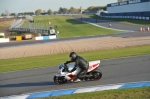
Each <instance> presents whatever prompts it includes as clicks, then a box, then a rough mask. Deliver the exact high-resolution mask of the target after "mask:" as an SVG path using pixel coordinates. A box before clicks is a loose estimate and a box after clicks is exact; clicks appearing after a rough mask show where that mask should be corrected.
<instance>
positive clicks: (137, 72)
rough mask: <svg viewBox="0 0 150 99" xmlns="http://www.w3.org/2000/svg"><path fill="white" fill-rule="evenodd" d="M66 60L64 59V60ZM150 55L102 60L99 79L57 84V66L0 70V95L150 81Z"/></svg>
mask: <svg viewBox="0 0 150 99" xmlns="http://www.w3.org/2000/svg"><path fill="white" fill-rule="evenodd" d="M64 61H65V60H64ZM149 64H150V55H143V56H136V57H126V58H118V59H110V60H101V64H100V70H101V71H102V73H103V77H102V79H101V80H99V81H86V82H80V83H67V84H64V85H56V84H55V83H54V82H53V77H54V75H55V73H57V71H58V66H54V67H46V68H38V69H31V70H23V71H15V72H8V73H0V97H2V96H7V95H18V94H22V93H32V92H40V91H50V90H59V89H68V88H76V87H86V86H96V85H106V84H116V83H127V82H139V81H150V65H149Z"/></svg>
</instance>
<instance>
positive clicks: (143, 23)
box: [85, 14, 150, 26]
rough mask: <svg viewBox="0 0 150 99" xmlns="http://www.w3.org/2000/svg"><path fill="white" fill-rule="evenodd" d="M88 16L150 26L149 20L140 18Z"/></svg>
mask: <svg viewBox="0 0 150 99" xmlns="http://www.w3.org/2000/svg"><path fill="white" fill-rule="evenodd" d="M85 16H86V17H90V18H94V19H100V20H114V21H118V22H123V23H129V24H137V25H146V26H150V21H149V20H138V19H122V18H102V17H99V16H97V15H92V14H90V15H85Z"/></svg>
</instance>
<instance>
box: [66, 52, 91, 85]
mask: <svg viewBox="0 0 150 99" xmlns="http://www.w3.org/2000/svg"><path fill="white" fill-rule="evenodd" d="M69 57H70V58H71V60H70V61H66V63H65V65H66V64H69V63H71V62H75V66H74V68H73V69H72V70H71V71H69V72H73V71H75V70H76V69H77V68H81V71H80V72H79V73H78V74H77V77H76V78H75V79H73V81H74V82H78V81H81V80H80V79H78V78H80V77H82V76H83V75H85V74H86V72H87V71H88V68H89V63H88V62H87V61H86V60H85V59H83V58H82V57H81V56H78V55H77V54H76V53H75V52H71V53H70V55H69Z"/></svg>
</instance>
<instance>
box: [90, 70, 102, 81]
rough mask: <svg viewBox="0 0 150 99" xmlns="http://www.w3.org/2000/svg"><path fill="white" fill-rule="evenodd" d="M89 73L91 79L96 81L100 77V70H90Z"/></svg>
mask: <svg viewBox="0 0 150 99" xmlns="http://www.w3.org/2000/svg"><path fill="white" fill-rule="evenodd" d="M90 74H91V75H92V77H91V80H94V81H96V80H99V79H101V78H102V72H101V71H100V70H98V69H96V70H94V71H92V72H91V73H90Z"/></svg>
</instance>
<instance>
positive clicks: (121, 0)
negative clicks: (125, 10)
mask: <svg viewBox="0 0 150 99" xmlns="http://www.w3.org/2000/svg"><path fill="white" fill-rule="evenodd" d="M124 1H128V0H118V2H124Z"/></svg>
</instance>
